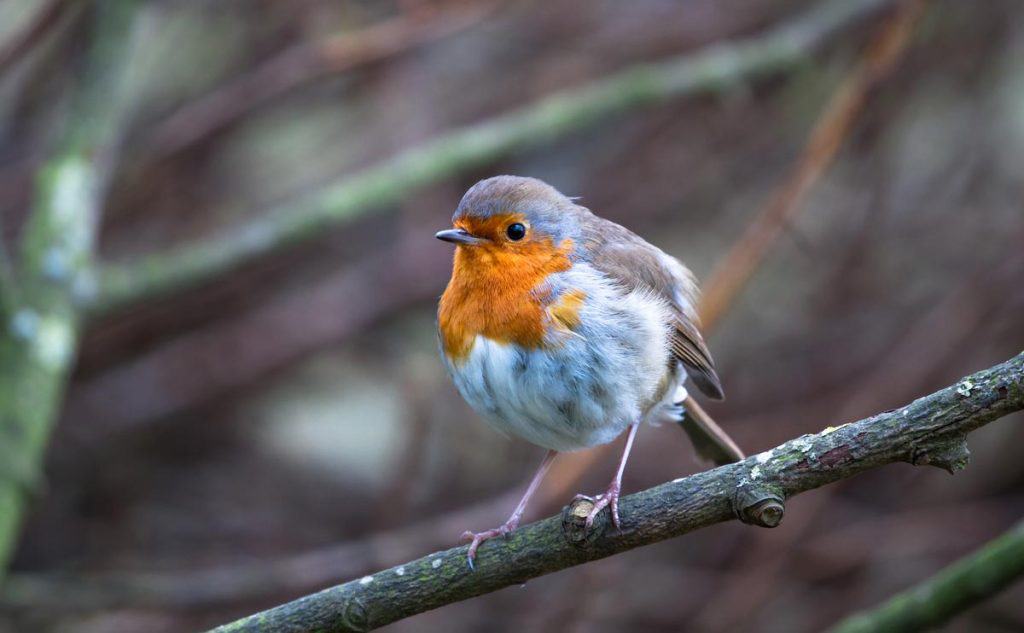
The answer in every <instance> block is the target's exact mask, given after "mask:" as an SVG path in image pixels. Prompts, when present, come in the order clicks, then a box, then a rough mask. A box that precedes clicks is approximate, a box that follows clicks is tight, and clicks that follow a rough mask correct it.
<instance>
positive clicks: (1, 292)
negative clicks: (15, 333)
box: [0, 235, 19, 318]
mask: <svg viewBox="0 0 1024 633" xmlns="http://www.w3.org/2000/svg"><path fill="white" fill-rule="evenodd" d="M18 295H19V291H18V280H17V278H16V277H15V274H14V266H13V264H11V258H10V256H9V255H8V254H7V247H6V246H5V245H4V240H3V236H2V235H0V317H3V318H9V317H11V316H12V315H13V314H14V311H15V310H16V309H17V305H18V303H19V301H18Z"/></svg>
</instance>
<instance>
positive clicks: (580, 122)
mask: <svg viewBox="0 0 1024 633" xmlns="http://www.w3.org/2000/svg"><path fill="white" fill-rule="evenodd" d="M886 4H888V0H826V1H824V2H821V3H819V4H817V5H815V6H814V7H813V8H812V9H811V10H809V11H808V12H807V13H806V14H804V15H802V16H800V17H798V18H795V19H793V20H791V21H788V22H787V23H785V24H783V25H781V26H778V27H776V28H774V29H773V30H771V31H770V32H768V33H767V34H765V35H763V36H761V37H758V38H751V39H749V40H747V41H737V42H732V43H728V44H716V45H715V46H713V47H712V48H710V49H709V50H706V51H702V52H700V53H698V54H695V55H691V54H685V55H682V56H680V57H677V58H675V59H669V60H666V61H663V62H658V63H655V64H643V65H638V66H636V67H634V68H629V69H627V70H624V71H622V72H620V73H618V74H615V75H613V76H610V77H607V78H604V79H601V80H598V81H596V82H594V83H593V84H591V85H587V86H582V87H579V88H574V89H570V90H567V91H564V92H560V93H557V94H553V95H551V96H548V97H546V98H544V99H542V100H540V101H538V102H537V103H535V104H532V105H530V106H527V107H525V108H523V109H521V110H518V111H514V112H510V113H508V114H504V115H501V116H499V117H496V118H494V119H492V120H490V121H486V122H483V123H479V124H476V125H473V126H470V127H468V128H465V129H462V130H458V131H455V132H450V133H448V134H446V135H443V136H441V137H439V138H437V139H435V140H433V141H429V142H427V143H424V144H423V145H421V146H419V147H415V148H412V149H410V150H407V151H405V152H403V153H401V154H399V155H397V156H395V157H393V158H391V159H389V160H386V161H384V162H383V163H382V164H380V165H377V166H375V167H372V168H369V169H366V170H364V171H362V172H359V173H356V174H353V175H351V176H349V177H347V178H345V179H343V180H342V181H341V182H338V183H335V184H333V185H330V186H328V187H325V188H324V189H323V190H321V191H317V192H314V193H312V194H309V195H307V196H304V197H303V198H302V199H301V200H298V201H296V202H295V203H293V204H289V205H284V207H283V208H281V209H277V210H274V211H272V212H270V213H268V214H266V215H264V216H262V217H260V218H259V219H255V220H252V221H251V222H250V223H248V224H247V225H245V226H243V227H240V228H238V229H236V230H235V231H234V232H232V233H229V234H226V235H221V236H219V237H216V238H213V239H209V240H203V241H199V242H197V243H193V244H190V245H188V246H185V247H181V248H180V249H177V250H173V251H171V252H167V253H157V254H152V255H148V256H145V257H144V258H142V260H141V261H134V262H129V263H126V264H108V265H106V266H104V268H103V270H102V275H101V284H100V296H99V297H98V299H97V303H96V305H95V307H94V310H95V311H98V312H104V311H110V310H113V309H116V308H118V307H123V306H125V305H128V304H131V303H133V302H137V301H140V300H142V299H145V298H152V297H154V296H158V295H162V294H166V293H169V292H172V291H174V290H179V289H181V288H185V287H187V286H190V285H196V284H200V283H203V282H207V281H209V280H211V279H213V278H215V277H217V276H218V275H221V274H223V273H225V272H227V271H230V270H232V269H234V268H236V267H238V266H241V265H243V264H245V263H246V262H249V261H252V260H253V259H255V258H258V257H260V256H263V255H266V254H268V253H271V252H273V251H276V250H278V249H282V248H285V247H287V246H290V245H294V244H296V243H299V242H302V241H304V240H309V239H311V238H313V237H316V236H317V235H319V234H320V233H321V231H323V230H325V229H327V228H330V227H333V226H338V225H340V224H342V223H345V222H350V221H352V220H353V219H354V218H355V217H358V216H359V215H362V214H365V213H368V212H371V211H377V210H380V209H382V208H386V205H388V204H394V203H396V202H398V201H400V200H402V199H403V198H404V197H405V196H407V195H408V194H409V193H410V192H411V191H412V190H414V189H415V188H417V187H421V186H423V185H425V184H428V183H432V182H436V181H438V180H441V179H442V178H445V177H449V176H451V175H453V174H456V173H458V172H460V171H464V170H466V169H468V168H470V167H474V166H478V165H482V164H486V163H488V162H491V161H493V160H495V159H496V158H498V157H501V156H504V155H506V154H508V153H510V152H513V151H516V150H521V149H525V148H528V147H531V146H535V145H538V144H541V143H549V142H551V141H553V140H555V139H557V138H558V137H560V136H563V135H565V134H567V133H569V132H571V131H575V130H578V129H580V128H582V127H586V126H589V125H593V124H594V123H597V122H599V121H601V120H603V119H605V118H606V117H608V116H610V115H613V114H616V113H621V112H623V111H625V110H627V109H630V108H635V107H638V106H643V105H650V104H654V103H658V102H661V101H664V100H666V99H671V98H677V97H679V96H682V95H692V94H701V93H708V92H714V91H720V90H722V89H725V88H729V87H731V86H734V85H735V84H737V83H738V82H741V81H743V80H746V79H751V78H754V77H757V76H760V75H766V74H769V73H773V72H778V71H780V70H782V69H784V68H787V67H792V66H793V65H795V64H799V63H801V62H804V61H806V59H807V56H808V55H810V54H811V53H812V51H813V50H814V48H815V47H816V46H818V45H819V44H821V43H822V42H824V41H826V40H827V38H828V37H829V36H830V35H832V34H833V33H834V32H835V31H837V30H838V29H841V28H843V27H844V26H848V25H849V24H851V23H853V22H855V21H856V20H857V19H858V18H863V17H865V16H867V15H870V14H871V13H872V12H874V11H876V10H878V9H879V8H880V7H883V6H885V5H886Z"/></svg>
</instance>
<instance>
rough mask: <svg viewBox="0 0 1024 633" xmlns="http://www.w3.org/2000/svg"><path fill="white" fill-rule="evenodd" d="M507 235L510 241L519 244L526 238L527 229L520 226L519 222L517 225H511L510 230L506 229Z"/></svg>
mask: <svg viewBox="0 0 1024 633" xmlns="http://www.w3.org/2000/svg"><path fill="white" fill-rule="evenodd" d="M505 235H507V236H508V239H510V240H512V241H513V242H518V241H519V240H521V239H523V238H524V237H526V227H525V226H523V225H522V224H520V223H519V222H516V223H515V224H509V225H508V228H507V229H505Z"/></svg>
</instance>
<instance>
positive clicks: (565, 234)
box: [437, 176, 580, 264]
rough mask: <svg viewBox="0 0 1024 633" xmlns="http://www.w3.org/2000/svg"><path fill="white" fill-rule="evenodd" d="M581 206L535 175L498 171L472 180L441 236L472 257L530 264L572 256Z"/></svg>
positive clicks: (479, 259) (486, 260)
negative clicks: (505, 173)
mask: <svg viewBox="0 0 1024 633" xmlns="http://www.w3.org/2000/svg"><path fill="white" fill-rule="evenodd" d="M579 211H580V209H579V207H577V206H576V205H575V204H574V203H573V201H572V200H571V199H569V198H567V197H566V196H564V195H562V194H561V193H559V192H558V190H556V189H555V188H554V187H552V186H550V185H548V184H546V183H544V182H542V181H540V180H537V179H535V178H522V177H518V176H495V177H494V178H488V179H486V180H481V181H480V182H478V183H476V184H475V185H473V186H472V187H471V188H470V189H469V191H467V192H466V195H465V196H463V198H462V201H461V202H460V203H459V206H458V209H456V211H455V214H454V215H453V216H452V225H453V228H451V229H446V230H444V231H439V232H438V233H437V239H439V240H444V241H445V242H452V243H453V244H456V245H458V251H459V255H460V256H461V258H464V259H467V260H468V261H478V262H493V261H495V260H502V261H504V262H506V263H512V262H516V263H519V264H523V263H529V262H530V261H531V260H547V259H550V258H551V257H552V256H554V255H557V254H563V255H568V254H569V252H571V251H572V250H573V248H574V243H575V242H577V239H576V238H577V236H578V234H579V232H580V231H579V222H580V217H579Z"/></svg>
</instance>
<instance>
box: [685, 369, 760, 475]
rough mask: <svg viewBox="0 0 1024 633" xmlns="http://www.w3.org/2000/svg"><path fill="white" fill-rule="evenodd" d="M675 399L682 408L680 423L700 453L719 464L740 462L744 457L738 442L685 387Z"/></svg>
mask: <svg viewBox="0 0 1024 633" xmlns="http://www.w3.org/2000/svg"><path fill="white" fill-rule="evenodd" d="M674 400H675V402H676V406H677V407H681V408H682V415H681V416H680V417H679V420H678V424H679V426H681V427H682V429H683V430H684V431H686V435H687V436H689V438H690V441H691V442H693V447H694V448H695V449H697V454H698V455H700V456H701V457H702V458H704V459H706V460H709V461H712V462H714V463H715V465H717V466H721V465H723V464H731V463H733V462H738V461H740V460H742V459H743V458H744V455H743V451H741V450H740V447H739V446H737V445H736V442H734V441H733V439H732V438H731V437H729V434H728V433H726V432H725V431H723V430H722V427H720V426H718V425H717V424H716V423H715V421H714V420H712V419H711V416H710V415H708V414H707V412H706V411H704V408H703V407H701V406H700V405H699V404H697V401H696V400H694V399H693V398H692V397H690V396H689V394H687V393H686V389H685V388H683V387H680V388H679V390H678V391H677V392H676V397H675V398H674Z"/></svg>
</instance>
